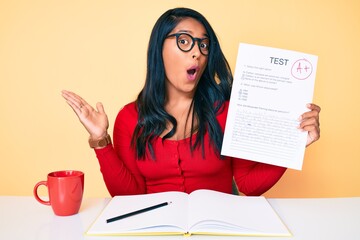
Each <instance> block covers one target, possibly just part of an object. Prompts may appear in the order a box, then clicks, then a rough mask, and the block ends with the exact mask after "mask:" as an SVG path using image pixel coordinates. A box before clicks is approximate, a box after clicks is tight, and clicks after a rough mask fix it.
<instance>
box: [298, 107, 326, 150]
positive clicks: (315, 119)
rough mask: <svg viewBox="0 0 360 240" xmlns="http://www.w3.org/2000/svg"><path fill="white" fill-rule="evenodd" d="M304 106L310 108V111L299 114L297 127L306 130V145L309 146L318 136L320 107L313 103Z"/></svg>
mask: <svg viewBox="0 0 360 240" xmlns="http://www.w3.org/2000/svg"><path fill="white" fill-rule="evenodd" d="M306 106H307V108H309V109H310V111H309V112H306V113H303V114H302V115H301V116H300V118H299V120H300V125H299V128H300V129H302V130H303V131H308V136H307V141H306V146H309V145H310V144H312V143H313V142H315V141H317V140H318V139H319V138H320V121H319V115H320V111H321V108H320V107H319V106H318V105H316V104H313V103H309V104H307V105H306Z"/></svg>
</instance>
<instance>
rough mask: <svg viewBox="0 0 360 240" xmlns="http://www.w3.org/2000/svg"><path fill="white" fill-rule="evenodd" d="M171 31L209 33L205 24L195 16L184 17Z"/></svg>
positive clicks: (203, 34) (194, 33)
mask: <svg viewBox="0 0 360 240" xmlns="http://www.w3.org/2000/svg"><path fill="white" fill-rule="evenodd" d="M171 32H172V33H176V32H187V33H190V34H192V35H194V36H205V35H207V33H206V30H205V27H204V25H202V23H200V22H199V21H198V20H195V19H193V18H184V19H183V20H181V21H180V22H179V23H178V25H176V27H175V28H174V29H173V30H172V31H171Z"/></svg>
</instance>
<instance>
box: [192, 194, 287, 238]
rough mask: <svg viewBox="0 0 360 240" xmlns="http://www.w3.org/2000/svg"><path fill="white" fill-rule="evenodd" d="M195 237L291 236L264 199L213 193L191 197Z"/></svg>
mask: <svg viewBox="0 0 360 240" xmlns="http://www.w3.org/2000/svg"><path fill="white" fill-rule="evenodd" d="M189 229H190V230H189V232H190V233H192V234H215V235H219V234H221V235H227V234H229V235H244V236H291V234H290V233H289V231H288V230H287V228H286V226H285V225H284V224H283V223H282V221H281V219H280V218H279V217H278V216H277V214H276V213H275V211H274V210H273V209H272V207H271V205H270V204H269V203H268V201H267V200H266V199H265V198H264V197H244V196H238V195H232V194H226V193H221V192H215V191H211V190H197V191H194V192H192V193H191V194H190V195H189Z"/></svg>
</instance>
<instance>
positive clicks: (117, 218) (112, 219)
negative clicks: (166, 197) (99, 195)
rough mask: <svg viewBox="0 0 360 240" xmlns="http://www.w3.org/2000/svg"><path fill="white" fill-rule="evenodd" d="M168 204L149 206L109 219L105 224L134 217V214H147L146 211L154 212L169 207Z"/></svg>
mask: <svg viewBox="0 0 360 240" xmlns="http://www.w3.org/2000/svg"><path fill="white" fill-rule="evenodd" d="M170 203H171V202H163V203H160V204H157V205H154V206H151V207H147V208H143V209H140V210H136V211H134V212H130V213H126V214H123V215H120V216H117V217H113V218H109V219H107V220H106V223H110V222H114V221H117V220H120V219H123V218H127V217H131V216H134V215H136V214H140V213H144V212H148V211H151V210H154V209H157V208H160V207H164V206H166V205H169V204H170Z"/></svg>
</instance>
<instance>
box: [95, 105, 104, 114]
mask: <svg viewBox="0 0 360 240" xmlns="http://www.w3.org/2000/svg"><path fill="white" fill-rule="evenodd" d="M96 110H97V111H98V112H99V113H101V114H105V110H104V106H103V105H102V103H101V102H98V103H96Z"/></svg>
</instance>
